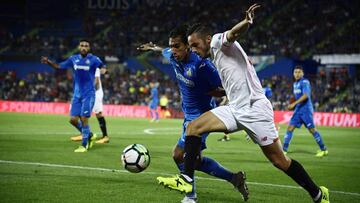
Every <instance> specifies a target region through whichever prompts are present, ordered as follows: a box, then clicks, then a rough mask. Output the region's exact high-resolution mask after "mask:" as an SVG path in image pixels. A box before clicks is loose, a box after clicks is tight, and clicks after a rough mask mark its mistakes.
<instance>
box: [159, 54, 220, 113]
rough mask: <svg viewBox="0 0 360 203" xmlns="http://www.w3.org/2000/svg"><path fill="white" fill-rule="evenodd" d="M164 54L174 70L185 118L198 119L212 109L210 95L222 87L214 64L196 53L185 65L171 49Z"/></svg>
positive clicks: (191, 55)
mask: <svg viewBox="0 0 360 203" xmlns="http://www.w3.org/2000/svg"><path fill="white" fill-rule="evenodd" d="M162 53H163V56H164V57H165V58H166V59H168V60H169V61H170V63H171V65H172V67H173V68H174V71H175V75H176V78H177V81H178V86H179V89H180V93H181V98H182V110H183V112H184V114H185V118H193V117H197V116H199V115H201V114H202V113H204V112H206V111H208V110H210V109H212V108H213V107H212V105H211V98H212V96H210V95H209V94H208V93H209V92H210V91H211V90H214V89H216V88H217V87H220V86H221V80H220V77H219V74H218V72H217V70H216V68H215V66H214V64H213V63H212V62H211V61H210V60H209V59H203V58H201V57H200V56H199V55H197V54H196V53H194V52H190V53H189V59H188V61H187V62H185V63H184V62H179V61H177V60H176V59H175V58H174V56H173V55H172V52H171V50H170V48H166V49H164V50H163V52H162Z"/></svg>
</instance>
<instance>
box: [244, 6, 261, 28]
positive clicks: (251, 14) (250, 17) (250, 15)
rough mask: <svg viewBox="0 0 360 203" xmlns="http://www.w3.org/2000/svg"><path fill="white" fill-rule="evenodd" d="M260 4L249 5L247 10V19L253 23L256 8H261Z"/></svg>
mask: <svg viewBox="0 0 360 203" xmlns="http://www.w3.org/2000/svg"><path fill="white" fill-rule="evenodd" d="M259 7H260V5H259V4H253V5H251V6H250V7H249V9H248V10H247V11H246V20H247V21H248V22H249V23H250V24H252V23H253V22H254V17H255V9H257V8H259Z"/></svg>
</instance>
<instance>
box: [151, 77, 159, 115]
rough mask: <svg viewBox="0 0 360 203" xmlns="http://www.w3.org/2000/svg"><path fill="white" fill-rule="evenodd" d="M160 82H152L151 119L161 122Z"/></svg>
mask: <svg viewBox="0 0 360 203" xmlns="http://www.w3.org/2000/svg"><path fill="white" fill-rule="evenodd" d="M158 86H159V83H154V82H151V83H150V88H151V92H150V103H149V109H150V116H151V120H150V122H154V121H156V122H159V111H158V106H159V90H158Z"/></svg>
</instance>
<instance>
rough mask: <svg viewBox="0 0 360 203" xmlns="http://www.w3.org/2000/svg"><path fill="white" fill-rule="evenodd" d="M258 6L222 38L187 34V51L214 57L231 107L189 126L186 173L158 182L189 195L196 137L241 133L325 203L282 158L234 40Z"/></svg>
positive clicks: (198, 31) (269, 112)
mask: <svg viewBox="0 0 360 203" xmlns="http://www.w3.org/2000/svg"><path fill="white" fill-rule="evenodd" d="M258 7H259V5H258V4H254V5H252V6H250V8H249V9H248V10H247V11H246V16H245V19H244V20H242V21H241V22H239V23H238V24H236V25H235V26H234V27H233V28H232V29H231V30H228V31H226V32H224V33H218V34H215V35H213V36H211V31H210V30H209V29H208V28H207V27H205V26H202V25H200V24H195V25H193V26H192V27H191V28H190V29H189V32H188V42H189V46H190V47H191V49H192V50H193V51H195V52H197V53H199V54H200V55H201V56H202V57H206V56H211V57H212V58H213V62H214V63H215V66H216V67H217V69H218V72H219V74H220V78H221V80H222V84H223V87H224V89H225V91H226V95H227V96H228V99H229V105H228V106H220V107H217V108H215V109H212V110H211V111H208V112H206V113H204V114H202V115H201V116H200V117H198V118H197V119H195V120H193V121H191V122H190V123H189V125H188V127H187V131H186V139H185V154H186V156H185V160H184V171H183V173H182V174H181V175H178V176H175V177H169V178H166V177H162V178H161V180H162V182H161V183H162V184H164V185H165V186H167V187H169V188H171V189H174V190H179V191H182V192H188V191H191V190H192V182H193V175H194V168H195V163H196V159H197V157H198V155H199V153H200V149H201V136H200V135H201V134H203V133H209V132H233V131H237V130H241V129H244V130H245V131H246V132H247V133H248V134H249V135H250V137H251V139H252V140H253V141H255V142H256V143H258V144H259V146H260V148H261V150H262V151H263V153H264V155H265V156H266V157H267V158H268V159H269V161H270V162H271V163H273V165H274V166H275V167H277V168H278V169H280V170H282V171H283V172H284V173H285V174H287V175H288V176H290V177H291V178H292V179H293V180H294V181H295V182H296V183H298V184H299V185H300V186H301V187H303V188H304V189H305V190H306V191H308V193H309V194H310V196H311V197H312V199H313V200H314V202H321V203H327V202H329V195H328V189H327V188H325V187H318V186H317V185H316V184H315V183H314V182H313V181H312V179H311V178H310V176H309V175H308V174H307V172H306V171H305V169H304V168H303V167H302V165H301V164H300V163H299V162H297V161H295V160H291V159H290V158H288V157H287V156H286V155H284V153H283V150H282V147H281V142H280V141H279V138H278V135H277V131H276V129H275V125H274V117H273V109H272V106H271V103H270V101H269V100H268V99H267V98H266V97H265V95H264V92H263V90H262V86H261V83H260V81H259V78H258V77H257V75H256V71H255V69H254V67H253V65H252V63H251V61H250V60H249V58H248V56H247V55H246V53H245V52H244V50H243V49H242V47H241V46H240V44H239V43H238V42H237V41H235V40H236V39H237V38H239V36H240V35H241V34H243V33H244V32H245V31H246V30H247V29H248V27H249V25H250V24H252V23H253V18H254V11H255V9H257V8H258Z"/></svg>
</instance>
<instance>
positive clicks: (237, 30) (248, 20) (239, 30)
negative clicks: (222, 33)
mask: <svg viewBox="0 0 360 203" xmlns="http://www.w3.org/2000/svg"><path fill="white" fill-rule="evenodd" d="M259 7H260V5H259V4H253V5H251V6H250V8H249V9H248V10H247V11H246V16H245V19H244V20H242V21H241V22H239V23H238V24H236V25H235V26H234V27H233V28H231V30H229V31H228V32H226V33H227V34H226V38H227V40H228V42H234V41H235V40H236V39H237V38H239V37H240V35H241V34H243V33H244V32H246V31H247V29H248V28H249V26H250V24H252V23H253V20H254V12H255V9H257V8H259Z"/></svg>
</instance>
